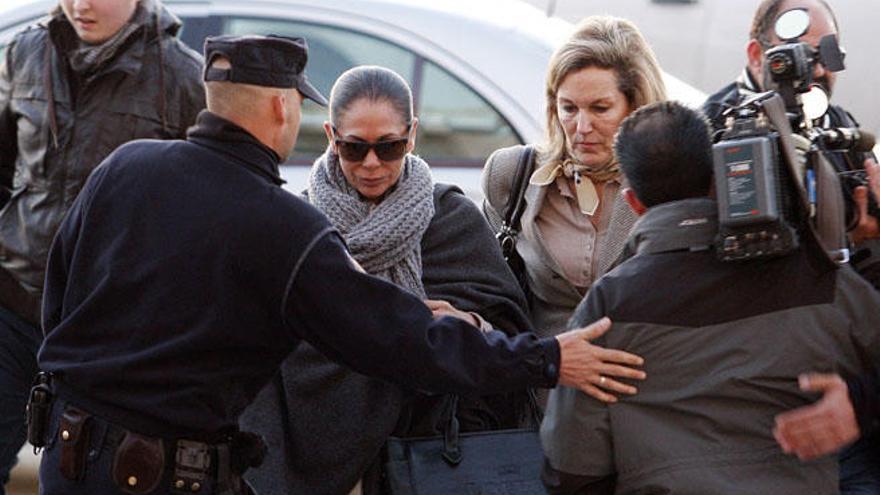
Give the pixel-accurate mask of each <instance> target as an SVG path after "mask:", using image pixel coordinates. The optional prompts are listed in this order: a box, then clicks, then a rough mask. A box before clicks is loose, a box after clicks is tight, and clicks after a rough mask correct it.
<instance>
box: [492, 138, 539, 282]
mask: <svg viewBox="0 0 880 495" xmlns="http://www.w3.org/2000/svg"><path fill="white" fill-rule="evenodd" d="M534 168H535V147H534V146H532V145H526V146H525V148H523V152H522V155H520V157H519V164H518V165H517V167H516V175H515V176H514V178H513V184H512V185H511V187H510V195H509V196H508V197H507V205H506V206H505V208H504V218H503V219H502V222H501V229H499V231H498V233H497V234H495V238H496V239H498V243H499V244H500V245H501V254H502V255H504V261H506V262H507V266H509V267H510V269H511V270H512V271H513V275H514V276H515V277H516V281H517V282H518V283H519V286H520V287H521V288H522V290H523V292H524V293H525V294H526V296H527V297H526V298H527V299H528V290H529V284H528V281H527V278H526V266H525V262H523V259H522V257H521V256H520V255H519V253H517V252H516V238H517V236H518V235H519V233H520V229H521V228H522V226H521V225H520V219H521V218H522V215H523V211H525V209H526V201H525V195H526V189H527V188H528V187H529V177H530V176H531V175H532V171H533V170H534Z"/></svg>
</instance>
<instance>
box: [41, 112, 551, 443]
mask: <svg viewBox="0 0 880 495" xmlns="http://www.w3.org/2000/svg"><path fill="white" fill-rule="evenodd" d="M278 163H279V157H278V156H277V155H276V154H275V153H274V152H273V151H272V150H270V149H269V148H267V147H266V146H264V145H262V144H261V143H260V142H258V141H257V140H256V139H255V138H254V137H253V136H251V135H250V134H249V133H247V132H246V131H245V130H243V129H241V128H240V127H238V126H236V125H234V124H232V123H231V122H229V121H226V120H224V119H222V118H220V117H218V116H216V115H214V114H211V113H209V112H203V113H202V114H201V115H200V116H199V119H198V123H197V126H196V127H194V128H193V129H191V130H190V132H189V134H188V137H187V140H186V141H151V140H143V141H135V142H133V143H129V144H127V145H125V146H123V147H121V148H119V149H118V150H117V151H116V152H114V153H113V154H112V155H111V156H109V157H108V158H107V159H106V160H105V161H104V162H103V163H102V164H101V165H100V166H99V167H98V168H97V169H96V170H95V172H94V173H93V174H92V176H91V177H90V178H89V180H88V182H87V183H86V186H85V187H84V189H83V192H82V194H80V196H79V198H78V199H77V201H76V203H75V204H74V206H73V208H72V210H71V211H70V214H69V216H68V217H67V218H66V219H65V221H64V223H63V224H62V226H61V229H60V230H59V233H58V236H57V237H56V239H55V242H54V244H53V246H52V250H51V252H50V257H49V264H48V274H47V279H46V290H45V296H44V305H43V320H44V321H43V324H44V328H45V332H46V337H45V342H44V344H43V347H42V348H41V350H40V353H39V364H40V367H41V368H42V369H43V370H45V371H49V372H52V373H54V374H55V376H56V378H57V382H56V383H58V386H57V389H58V393H59V394H60V395H61V396H62V398H66V399H67V400H69V401H71V402H73V403H75V404H77V405H79V406H80V407H82V408H84V409H86V410H88V411H89V412H91V413H93V414H97V415H99V416H103V417H105V418H106V419H109V420H111V421H114V422H117V423H119V424H120V425H122V426H124V427H127V428H130V429H132V430H135V431H139V432H141V433H144V434H148V435H154V436H161V437H188V438H199V437H201V436H211V435H213V434H214V433H216V432H219V431H223V430H225V429H229V428H234V426H235V424H236V419H237V417H238V416H239V414H240V413H241V411H242V410H243V409H244V407H245V406H246V405H247V404H248V403H250V402H251V400H252V399H253V397H254V396H255V395H256V394H257V392H258V391H259V390H260V389H261V388H262V386H263V385H264V384H265V383H266V382H267V381H268V380H269V378H270V377H271V376H272V374H273V373H275V372H276V371H277V369H278V366H279V364H280V363H281V361H282V359H283V358H284V357H285V356H286V355H287V354H288V353H289V352H290V351H291V350H292V349H293V348H294V347H295V346H296V345H297V343H298V342H299V341H300V340H303V339H304V340H307V341H309V342H310V343H311V344H313V345H314V346H316V347H317V348H318V349H319V350H320V351H322V352H323V353H324V354H325V355H327V356H328V357H330V358H332V359H335V360H339V361H341V362H343V363H344V364H346V365H348V366H350V367H351V368H353V369H355V370H356V371H359V372H361V373H364V374H369V375H374V376H378V377H382V378H386V379H388V380H390V381H395V382H398V383H401V384H403V385H406V386H410V387H413V388H416V389H420V390H436V391H440V390H443V391H454V392H458V393H462V394H467V393H472V392H480V393H483V392H489V391H502V390H504V391H509V390H516V389H521V388H522V387H523V386H552V385H553V384H554V383H555V381H556V380H557V377H558V365H559V347H558V344H557V343H556V341H555V340H539V339H538V338H537V337H536V336H534V335H531V334H529V335H521V336H517V337H514V338H507V337H506V336H505V335H504V334H503V333H501V332H490V333H488V334H483V333H482V332H480V331H479V330H477V329H475V328H473V327H471V326H469V325H467V324H466V323H464V322H462V321H460V320H457V319H453V318H443V319H440V320H433V318H432V315H431V312H430V311H429V310H428V309H427V307H426V306H425V305H424V304H423V303H422V302H421V301H420V300H418V299H417V298H415V297H413V296H411V295H409V294H407V293H405V292H403V291H401V290H400V289H398V288H397V287H395V286H394V285H393V284H390V283H388V282H385V281H383V280H380V279H378V278H375V277H372V276H369V275H366V274H363V273H362V272H360V271H359V270H358V269H356V266H355V264H354V262H353V261H352V260H351V258H350V257H349V256H348V254H347V252H346V248H345V246H344V245H343V241H342V240H341V237H340V236H339V235H338V234H337V233H336V231H335V230H334V229H333V228H332V227H331V225H330V223H329V222H328V220H327V219H326V218H325V217H324V216H323V215H322V214H321V213H319V212H318V211H317V210H316V209H314V208H313V207H312V206H310V205H308V204H307V203H306V202H305V201H303V200H301V199H300V198H297V197H296V196H294V195H292V194H290V193H288V192H286V191H284V190H283V189H282V188H281V187H280V184H281V183H282V182H283V181H282V180H281V178H280V177H279V173H278Z"/></svg>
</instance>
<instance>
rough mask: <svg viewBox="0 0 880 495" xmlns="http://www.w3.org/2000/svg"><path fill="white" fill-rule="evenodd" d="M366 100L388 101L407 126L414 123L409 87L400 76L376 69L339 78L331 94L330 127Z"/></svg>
mask: <svg viewBox="0 0 880 495" xmlns="http://www.w3.org/2000/svg"><path fill="white" fill-rule="evenodd" d="M363 98H367V99H369V100H370V101H380V100H385V101H387V102H389V103H391V106H392V107H393V108H394V110H395V111H396V112H397V114H398V115H400V117H401V118H402V119H403V122H404V124H406V125H407V126H408V125H410V123H412V120H413V102H412V100H413V98H412V91H411V90H410V89H409V84H407V83H406V80H405V79H404V78H402V77H401V76H400V75H399V74H398V73H396V72H394V71H393V70H391V69H386V68H385V67H379V66H377V65H361V66H358V67H353V68H351V69H349V70H347V71H345V72H343V73H342V75H341V76H339V79H337V80H336V82H335V83H334V84H333V89H331V90H330V105H329V106H330V123H331V124H333V125H337V124H338V123H339V122H340V120H341V119H342V117H343V116H344V115H345V112H346V111H347V110H348V109H349V108H350V107H351V105H352V104H353V103H354V102H356V101H358V100H360V99H363Z"/></svg>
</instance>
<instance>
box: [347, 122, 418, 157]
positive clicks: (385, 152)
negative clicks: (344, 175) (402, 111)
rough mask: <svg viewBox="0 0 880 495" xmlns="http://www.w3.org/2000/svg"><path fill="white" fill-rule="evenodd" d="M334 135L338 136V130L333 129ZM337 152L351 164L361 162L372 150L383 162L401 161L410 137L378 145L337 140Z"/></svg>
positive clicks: (407, 130)
mask: <svg viewBox="0 0 880 495" xmlns="http://www.w3.org/2000/svg"><path fill="white" fill-rule="evenodd" d="M406 132H409V126H406ZM333 134H334V135H338V132H337V131H336V128H335V127H334V128H333ZM333 141H334V142H335V143H336V150H337V151H338V152H339V156H341V157H342V158H344V159H345V160H347V161H350V162H359V161H361V160H363V159H364V158H366V157H367V153H369V152H370V150H371V149H372V150H374V151H375V152H376V156H377V157H378V158H379V159H380V160H382V161H393V160H400V159H401V158H403V155H405V154H406V144H407V143H408V142H409V137H405V138H400V139H394V140H392V141H379V142H377V143H366V142H363V141H346V140H344V139H340V138H338V137H337V138H335V139H334V140H333Z"/></svg>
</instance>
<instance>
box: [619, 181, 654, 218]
mask: <svg viewBox="0 0 880 495" xmlns="http://www.w3.org/2000/svg"><path fill="white" fill-rule="evenodd" d="M620 194H622V195H623V200H624V201H626V204H628V205H629V208H630V209H631V210H632V211H633V213H635V214H636V216H642V215H643V214H644V213H645V212H646V211H648V208H647V207H646V206H645V205H644V204H643V203H642V202H641V200H639V198H638V196H636V192H635V191H633V190H632V189H630V188H628V187H624V188H623V190H621V191H620Z"/></svg>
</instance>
